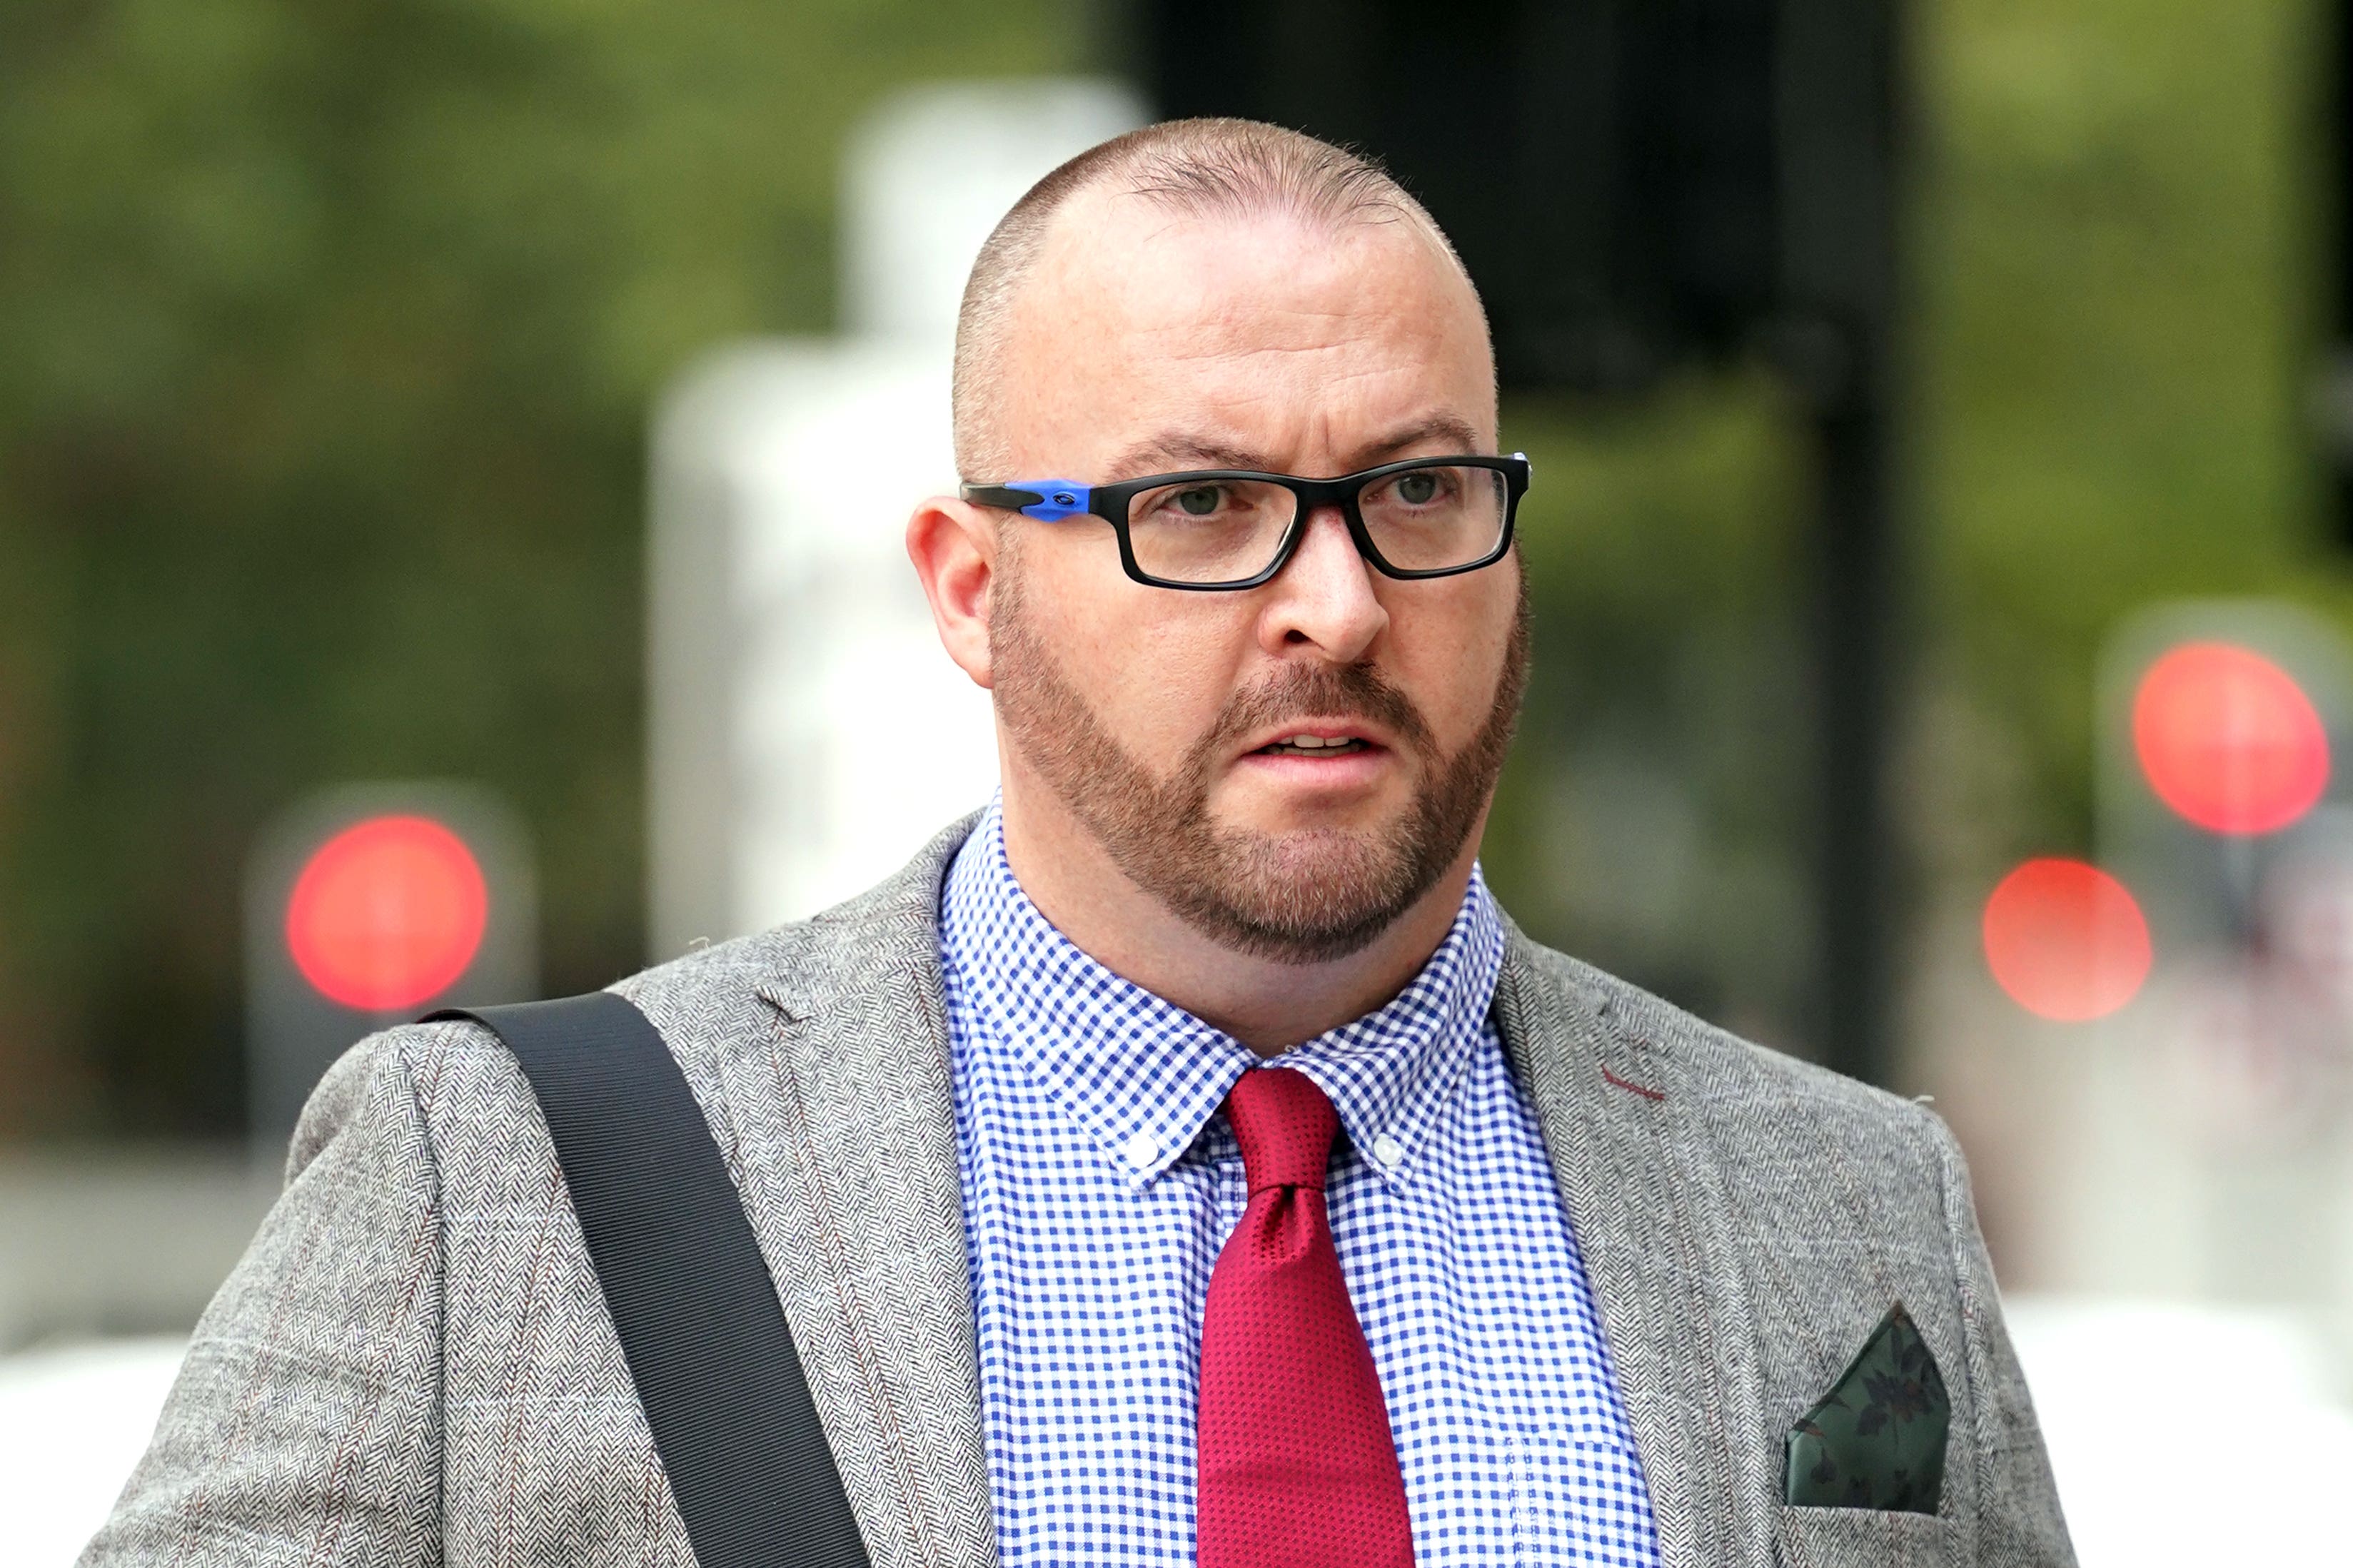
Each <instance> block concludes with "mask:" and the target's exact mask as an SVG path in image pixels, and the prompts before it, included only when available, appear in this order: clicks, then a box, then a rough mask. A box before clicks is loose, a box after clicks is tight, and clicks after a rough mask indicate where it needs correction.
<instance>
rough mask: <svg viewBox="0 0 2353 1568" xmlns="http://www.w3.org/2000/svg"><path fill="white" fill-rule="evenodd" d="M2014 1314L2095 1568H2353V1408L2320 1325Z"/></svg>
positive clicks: (2155, 1315)
mask: <svg viewBox="0 0 2353 1568" xmlns="http://www.w3.org/2000/svg"><path fill="white" fill-rule="evenodd" d="M2004 1311H2005V1313H2006V1315H2007V1317H2008V1319H2009V1321H2010V1335H2011V1338H2012V1339H2013V1340H2014V1341H2015V1342H2016V1343H2017V1346H2018V1357H2019V1361H2020V1363H2021V1364H2022V1365H2023V1366H2024V1367H2025V1368H2026V1378H2027V1383H2028V1385H2029V1386H2030V1387H2031V1389H2032V1390H2033V1394H2034V1405H2035V1412H2036V1414H2037V1415H2039V1416H2040V1417H2041V1418H2042V1435H2043V1439H2044V1441H2045V1442H2046V1443H2047V1444H2048V1445H2049V1447H2050V1450H2051V1468H2052V1473H2053V1474H2054V1475H2056V1476H2057V1478H2058V1481H2059V1500H2060V1503H2061V1505H2062V1506H2063V1508H2064V1509H2065V1510H2066V1511H2067V1524H2068V1528H2069V1530H2070V1531H2072V1532H2073V1535H2074V1538H2075V1554H2076V1557H2077V1559H2078V1560H2079V1561H2080V1562H2081V1563H2082V1564H2083V1568H2175V1565H2179V1568H2192V1565H2195V1568H2207V1565H2208V1564H2213V1563H2345V1562H2348V1561H2353V1547H2348V1544H2347V1542H2346V1537H2345V1523H2344V1520H2343V1517H2342V1512H2343V1510H2342V1508H2341V1506H2340V1500H2341V1499H2342V1498H2343V1497H2344V1495H2345V1486H2346V1478H2347V1477H2348V1476H2353V1411H2348V1410H2347V1409H2346V1408H2345V1407H2344V1406H2343V1405H2341V1404H2338V1403H2337V1402H2336V1401H2335V1400H2334V1399H2333V1397H2332V1392H2333V1391H2332V1384H2333V1383H2334V1381H2335V1379H2334V1377H2333V1375H2332V1371H2333V1369H2332V1366H2331V1363H2330V1360H2329V1357H2328V1354H2327V1348H2326V1340H2325V1338H2324V1337H2323V1336H2322V1335H2320V1334H2318V1333H2316V1332H2315V1331H2314V1330H2313V1327H2312V1325H2311V1324H2310V1322H2309V1321H2308V1320H2307V1319H2306V1318H2304V1317H2302V1316H2300V1315H2298V1314H2295V1313H2293V1312H2289V1311H2284V1310H2277V1309H2267V1308H2248V1307H2237V1308H2233V1307H2223V1306H2216V1305H2212V1304H2211V1303H2202V1302H2201V1303H2191V1302H2164V1301H2145V1302H2141V1301H2116V1300H2098V1299H2090V1298H2069V1297H2055V1296H2054V1297H2030V1298H2014V1299H2012V1300H2010V1301H2008V1302H2006V1303H2005V1306H2004Z"/></svg>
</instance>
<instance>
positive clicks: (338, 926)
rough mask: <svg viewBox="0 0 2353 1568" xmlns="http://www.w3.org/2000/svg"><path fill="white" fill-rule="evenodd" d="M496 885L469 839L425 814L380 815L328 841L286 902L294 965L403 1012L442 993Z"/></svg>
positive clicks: (486, 913) (341, 998)
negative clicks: (485, 875) (487, 881)
mask: <svg viewBox="0 0 2353 1568" xmlns="http://www.w3.org/2000/svg"><path fill="white" fill-rule="evenodd" d="M489 919H490V893H489V890H488V889H487V888H486V887H485V886H484V885H483V881H482V868H481V867H480V866H479V865H478V864H476V863H475V860H474V856H473V852H472V851H471V850H470V849H468V848H467V847H466V846H465V843H464V841H463V840H461V839H459V837H458V836H457V835H456V834H454V833H452V832H450V831H449V830H448V828H446V827H444V826H441V825H440V824H439V823H438V822H434V821H431V820H429V819H428V818H426V817H422V816H378V817H373V818H371V819H369V820H368V821H365V822H362V823H359V824H356V825H355V826H351V827H347V828H345V829H343V831H342V832H341V833H338V834H336V835H335V836H334V837H332V838H330V839H329V840H327V842H326V843H325V844H323V845H322V846H320V847H319V850H318V852H317V853H316V854H314V855H312V856H311V858H310V861H309V863H308V864H306V865H305V866H304V867H303V868H302V874H301V876H300V877H298V878H297V879H295V882H294V893H293V896H292V897H291V898H290V899H289V900H287V905H286V945H287V949H288V951H289V952H291V953H292V955H293V958H294V966H295V967H296V968H297V969H299V970H301V972H302V976H303V978H304V979H306V980H308V981H310V983H311V984H312V985H314V986H316V987H318V989H319V991H320V993H321V994H323V995H325V996H326V997H327V998H328V999H329V1000H331V1001H334V1002H339V1003H341V1004H343V1005H344V1006H346V1007H354V1008H358V1009H360V1010H362V1011H364V1012H370V1013H390V1012H397V1011H399V1010H401V1009H403V1008H406V1007H413V1006H415V1005H417V1004H418V1003H419V1002H423V1001H425V1000H426V999H427V998H428V997H431V996H435V995H438V994H440V993H441V992H443V991H446V990H448V988H449V986H450V985H451V984H454V983H455V982H456V981H457V979H458V977H459V975H461V974H463V973H466V966H467V965H468V964H470V963H473V961H474V954H475V953H476V952H478V951H480V948H481V945H482V931H483V928H484V926H485V925H487V924H488V922H489Z"/></svg>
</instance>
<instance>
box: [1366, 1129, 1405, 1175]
mask: <svg viewBox="0 0 2353 1568" xmlns="http://www.w3.org/2000/svg"><path fill="white" fill-rule="evenodd" d="M1373 1158H1374V1160H1375V1161H1377V1163H1379V1165H1380V1167H1381V1169H1382V1170H1384V1171H1394V1170H1396V1169H1397V1167H1398V1162H1400V1161H1402V1160H1403V1159H1404V1158H1405V1145H1404V1144H1402V1143H1400V1142H1398V1141H1397V1140H1396V1139H1394V1138H1392V1137H1390V1136H1389V1135H1388V1133H1386V1132H1384V1133H1382V1134H1381V1135H1380V1136H1379V1137H1377V1138H1376V1139H1374V1140H1373Z"/></svg>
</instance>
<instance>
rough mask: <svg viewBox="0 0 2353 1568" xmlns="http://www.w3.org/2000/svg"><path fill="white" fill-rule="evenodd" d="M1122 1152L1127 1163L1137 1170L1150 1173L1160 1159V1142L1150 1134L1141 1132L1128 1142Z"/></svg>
mask: <svg viewBox="0 0 2353 1568" xmlns="http://www.w3.org/2000/svg"><path fill="white" fill-rule="evenodd" d="M1120 1152H1121V1153H1122V1154H1124V1155H1125V1156H1127V1163H1129V1164H1131V1165H1133V1166H1134V1167H1135V1168H1136V1169H1137V1170H1139V1171H1148V1170H1150V1169H1152V1167H1153V1166H1154V1164H1155V1163H1158V1161H1159V1159H1160V1140H1159V1139H1157V1138H1155V1137H1154V1136H1153V1135H1152V1134H1151V1133H1149V1132H1139V1133H1137V1134H1136V1135H1135V1136H1134V1137H1133V1138H1131V1139H1129V1140H1128V1141H1127V1143H1126V1146H1125V1147H1124V1148H1123V1149H1121V1150H1120Z"/></svg>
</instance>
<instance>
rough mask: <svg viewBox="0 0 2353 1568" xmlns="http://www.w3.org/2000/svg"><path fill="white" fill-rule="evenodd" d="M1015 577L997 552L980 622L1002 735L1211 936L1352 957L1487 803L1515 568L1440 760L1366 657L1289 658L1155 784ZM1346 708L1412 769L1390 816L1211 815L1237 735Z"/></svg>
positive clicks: (1508, 709)
mask: <svg viewBox="0 0 2353 1568" xmlns="http://www.w3.org/2000/svg"><path fill="white" fill-rule="evenodd" d="M1008 568H1011V569H1010V570H1008ZM1019 576H1020V573H1019V571H1018V567H1017V566H1015V563H1012V562H1010V561H1007V560H1002V559H1000V561H999V563H998V574H997V581H996V584H995V585H994V589H993V604H992V606H991V615H990V623H989V653H990V661H991V665H992V668H993V675H992V685H993V687H994V689H995V693H996V702H997V715H998V717H999V719H1000V720H1001V721H1003V723H1004V725H1005V730H1006V733H1007V734H1008V736H1009V737H1010V738H1011V740H1012V742H1013V744H1014V746H1015V748H1016V749H1017V750H1018V752H1020V754H1021V756H1022V758H1023V760H1024V761H1026V762H1027V763H1029V765H1030V766H1031V767H1032V768H1034V769H1036V770H1037V772H1038V773H1039V775H1040V776H1041V777H1042V778H1044V779H1045V781H1046V783H1047V784H1048V786H1049V787H1050V789H1052V791H1053V792H1054V794H1055V795H1056V796H1057V797H1058V798H1059V799H1060V801H1061V803H1062V805H1063V806H1064V808H1065V809H1067V810H1068V811H1069V812H1070V813H1071V816H1073V817H1075V818H1076V819H1077V820H1078V822H1079V823H1080V825H1081V826H1083V827H1084V828H1085V829H1086V830H1087V831H1088V832H1089V833H1090V834H1092V836H1093V837H1094V839H1095V841H1096V842H1097V843H1099V844H1101V845H1102V846H1103V850H1104V852H1105V853H1106V854H1107V855H1109V856H1110V858H1111V860H1112V863H1113V865H1115V866H1117V867H1118V868H1119V869H1120V870H1121V871H1122V872H1123V873H1124V874H1125V875H1126V876H1127V877H1128V879H1130V880H1132V881H1134V883H1135V884H1136V885H1137V886H1138V887H1140V888H1142V889H1144V890H1145V892H1147V893H1149V894H1150V895H1152V896H1153V897H1154V898H1155V899H1157V900H1160V902H1161V903H1162V904H1164V905H1165V906H1166V907H1167V908H1168V909H1169V910H1172V911H1173V912H1174V913H1176V915H1177V916H1178V917H1179V918H1180V919H1182V920H1183V921H1185V922H1186V923H1187V924H1188V925H1190V926H1192V927H1193V929H1194V930H1196V931H1199V932H1201V933H1202V934H1203V935H1204V936H1207V937H1208V938H1209V939H1210V940H1211V941H1213V942H1217V943H1219V945H1221V946H1223V947H1226V948H1228V949H1230V950H1231V951H1233V952H1240V953H1245V954H1248V955H1249V956H1250V957H1253V958H1265V959H1272V960H1275V961H1276V962H1279V963H1297V964H1306V963H1325V962H1328V961H1330V960H1333V959H1338V958H1345V957H1347V956H1348V955H1349V954H1351V953H1355V952H1361V951H1363V949H1364V948H1365V947H1366V946H1367V945H1369V944H1370V943H1371V942H1372V941H1373V939H1374V938H1376V937H1377V936H1379V935H1380V933H1381V932H1382V931H1386V930H1388V928H1389V926H1390V925H1391V924H1393V923H1394V922H1395V921H1397V919H1398V917H1399V916H1400V915H1402V914H1404V913H1405V912H1406V910H1409V909H1410V908H1411V907H1412V906H1413V905H1414V903H1415V902H1416V901H1417V900H1419V899H1420V898H1421V896H1422V895H1423V894H1425V893H1427V892H1429V891H1430V889H1431V888H1432V887H1434V886H1436V885H1437V883H1438V879H1440V877H1442V876H1444V875H1445V874H1446V869H1447V868H1448V867H1449V866H1451V865H1452V864H1453V863H1454V859H1455V857H1456V856H1457V855H1459V854H1460V853H1461V849H1462V846H1463V844H1464V842H1465V841H1466V840H1468V839H1469V837H1471V830H1472V828H1473V827H1474V826H1477V824H1478V822H1479V820H1480V816H1481V815H1482V813H1483V812H1484V811H1485V810H1486V806H1487V802H1488V799H1489V798H1490V797H1491V796H1492V795H1493V792H1494V787H1495V780H1496V778H1497V777H1498V776H1499V775H1500V774H1501V773H1502V772H1503V768H1504V755H1505V753H1506V752H1509V751H1510V749H1511V743H1512V729H1513V726H1514V723H1515V722H1516V721H1518V718H1519V711H1520V699H1521V696H1522V694H1523V693H1524V692H1525V689H1526V686H1527V671H1528V647H1529V616H1528V594H1527V583H1526V580H1525V577H1523V578H1522V580H1521V584H1520V594H1519V602H1518V605H1516V607H1515V608H1514V612H1513V623H1512V632H1511V637H1510V639H1509V642H1508V643H1507V645H1506V647H1505V650H1504V668H1503V670H1502V672H1501V673H1500V674H1499V675H1498V677H1497V679H1496V682H1495V696H1494V700H1493V702H1492V703H1491V704H1490V705H1489V707H1488V710H1487V713H1486V716H1485V718H1484V719H1483V720H1482V721H1481V723H1480V725H1479V728H1478V729H1477V731H1474V732H1473V733H1472V736H1471V738H1470V739H1469V740H1468V741H1465V742H1463V743H1462V745H1461V749H1459V750H1458V751H1456V752H1454V753H1453V755H1451V756H1448V755H1445V754H1444V753H1443V752H1440V749H1439V747H1438V743H1437V741H1436V739H1435V737H1434V736H1433V735H1432V733H1431V731H1430V723H1429V721H1427V720H1426V719H1425V718H1424V717H1423V716H1422V713H1421V711H1420V710H1419V708H1417V707H1416V706H1415V705H1414V703H1413V701H1412V700H1411V699H1409V698H1408V697H1407V696H1406V694H1405V693H1404V692H1403V691H1401V690H1399V689H1398V688H1397V687H1396V686H1395V685H1393V684H1392V683H1391V682H1390V681H1389V680H1388V678H1387V677H1385V676H1384V675H1382V673H1381V672H1380V670H1379V669H1378V668H1376V667H1375V666H1373V665H1372V664H1369V663H1357V664H1350V665H1292V666H1288V667H1286V668H1283V669H1282V671H1281V672H1280V673H1279V674H1276V675H1274V676H1271V677H1269V678H1268V679H1265V680H1263V681H1261V682H1260V683H1259V684H1257V685H1255V686H1252V687H1250V688H1249V689H1246V690H1243V691H1240V692H1238V693H1236V694H1235V696H1234V697H1233V698H1232V700H1229V702H1228V703H1227V704H1226V706H1225V709H1224V710H1223V711H1222V712H1220V713H1219V715H1218V718H1217V720H1216V721H1215V722H1213V723H1212V724H1211V725H1210V726H1209V728H1208V731H1206V732H1205V733H1204V734H1203V735H1202V736H1201V737H1200V739H1199V740H1198V741H1196V742H1194V743H1193V744H1192V746H1191V747H1189V748H1188V749H1187V752H1186V753H1185V756H1184V757H1183V759H1182V760H1181V761H1180V762H1179V763H1177V765H1176V769H1175V771H1174V772H1172V773H1169V774H1168V775H1167V776H1166V777H1165V778H1163V777H1160V776H1158V775H1156V774H1155V773H1153V772H1152V770H1151V769H1149V768H1147V767H1146V766H1145V764H1144V763H1142V762H1140V761H1138V760H1137V759H1136V758H1135V757H1134V755H1133V754H1131V753H1130V752H1128V751H1127V749H1126V748H1125V747H1124V746H1122V745H1121V744H1120V743H1119V742H1118V741H1117V740H1116V739H1115V738H1114V737H1113V733H1112V731H1111V730H1110V728H1109V726H1107V725H1105V724H1104V723H1103V721H1102V720H1100V719H1099V718H1097V717H1096V715H1095V712H1094V710H1092V708H1090V707H1088V706H1087V703H1086V700H1085V699H1084V698H1082V697H1081V696H1080V695H1079V693H1078V690H1077V689H1075V688H1074V687H1072V686H1071V683H1070V681H1069V680H1068V679H1065V678H1064V677H1063V675H1062V672H1061V669H1060V667H1059V666H1058V665H1057V664H1056V662H1055V660H1054V658H1053V655H1052V654H1051V653H1050V651H1049V650H1048V648H1047V647H1045V645H1044V643H1043V641H1042V640H1041V639H1040V638H1039V637H1038V636H1037V634H1036V629H1035V627H1033V626H1031V625H1030V623H1029V619H1028V617H1027V616H1026V615H1025V614H1024V611H1023V606H1022V603H1021V595H1020V592H1019V585H1018V584H1019ZM1347 717H1355V718H1361V719H1366V720H1369V721H1373V722H1375V723H1377V724H1379V725H1381V726H1382V727H1383V728H1384V729H1386V730H1387V731H1388V732H1389V733H1390V734H1391V735H1392V736H1394V737H1395V738H1396V740H1397V742H1398V744H1399V745H1401V746H1402V747H1404V748H1405V749H1406V750H1408V751H1409V752H1412V754H1413V755H1414V756H1415V757H1416V758H1417V759H1418V760H1419V763H1420V764H1421V782H1420V784H1419V787H1418V788H1417V789H1416V791H1415V794H1414V798H1413V799H1412V801H1411V802H1410V803H1409V804H1408V805H1407V806H1406V808H1405V809H1404V811H1403V812H1402V813H1400V814H1399V816H1398V819H1397V820H1396V821H1394V822H1392V823H1389V824H1388V825H1386V826H1384V827H1383V828H1381V829H1378V830H1360V829H1356V828H1346V827H1311V828H1303V829H1300V830H1298V831H1296V832H1284V833H1267V832H1261V831H1258V830H1255V829H1250V828H1240V827H1231V826H1221V825H1220V824H1219V823H1218V822H1217V821H1216V820H1215V819H1214V818H1213V817H1212V816H1210V813H1209V804H1208V803H1209V786H1210V784H1211V782H1212V780H1213V778H1214V776H1215V775H1216V773H1217V772H1218V770H1219V768H1220V767H1222V766H1223V764H1224V759H1225V757H1226V755H1227V754H1228V753H1229V752H1230V751H1231V750H1232V748H1233V745H1234V743H1235V742H1238V741H1240V740H1241V739H1243V738H1245V737H1247V736H1248V735H1250V734H1251V733H1252V732H1254V731H1263V730H1265V729H1266V728H1267V727H1268V726H1271V725H1273V724H1278V723H1282V722H1283V721H1288V720H1293V719H1311V718H1325V719H1328V718H1347Z"/></svg>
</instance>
